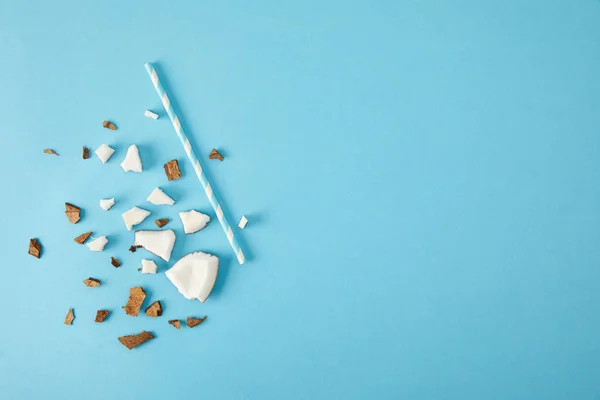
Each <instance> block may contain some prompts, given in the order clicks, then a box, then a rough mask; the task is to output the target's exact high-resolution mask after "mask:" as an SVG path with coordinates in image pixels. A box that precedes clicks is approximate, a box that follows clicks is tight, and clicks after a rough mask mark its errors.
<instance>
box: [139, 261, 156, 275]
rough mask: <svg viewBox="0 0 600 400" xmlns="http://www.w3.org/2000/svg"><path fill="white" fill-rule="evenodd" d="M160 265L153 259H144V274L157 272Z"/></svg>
mask: <svg viewBox="0 0 600 400" xmlns="http://www.w3.org/2000/svg"><path fill="white" fill-rule="evenodd" d="M156 271H158V265H156V263H155V262H154V261H152V260H142V274H156Z"/></svg>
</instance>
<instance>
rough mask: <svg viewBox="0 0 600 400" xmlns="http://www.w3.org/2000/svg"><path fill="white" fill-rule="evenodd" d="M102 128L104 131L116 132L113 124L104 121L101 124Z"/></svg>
mask: <svg viewBox="0 0 600 400" xmlns="http://www.w3.org/2000/svg"><path fill="white" fill-rule="evenodd" d="M102 126H103V127H105V128H106V129H110V130H111V131H116V130H117V127H116V126H115V124H113V123H112V122H110V121H104V122H102Z"/></svg>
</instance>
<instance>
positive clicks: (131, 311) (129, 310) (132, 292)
mask: <svg viewBox="0 0 600 400" xmlns="http://www.w3.org/2000/svg"><path fill="white" fill-rule="evenodd" d="M145 298H146V292H145V291H144V289H142V288H141V287H139V286H136V287H132V288H131V289H129V299H128V300H127V304H125V307H123V308H124V309H125V313H126V314H127V315H131V316H133V317H137V316H138V314H139V313H140V308H142V303H143V302H144V299H145Z"/></svg>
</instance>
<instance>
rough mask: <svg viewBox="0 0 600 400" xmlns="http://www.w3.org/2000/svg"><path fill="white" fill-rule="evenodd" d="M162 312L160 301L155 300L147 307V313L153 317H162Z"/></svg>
mask: <svg viewBox="0 0 600 400" xmlns="http://www.w3.org/2000/svg"><path fill="white" fill-rule="evenodd" d="M162 312H163V310H162V304H160V301H155V302H154V303H152V304H150V306H149V307H148V308H146V315H147V316H149V317H152V318H156V317H160V316H161V315H162Z"/></svg>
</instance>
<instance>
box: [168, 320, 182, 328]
mask: <svg viewBox="0 0 600 400" xmlns="http://www.w3.org/2000/svg"><path fill="white" fill-rule="evenodd" d="M169 325H173V326H174V327H175V328H176V329H179V328H181V321H180V320H178V319H170V320H169Z"/></svg>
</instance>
